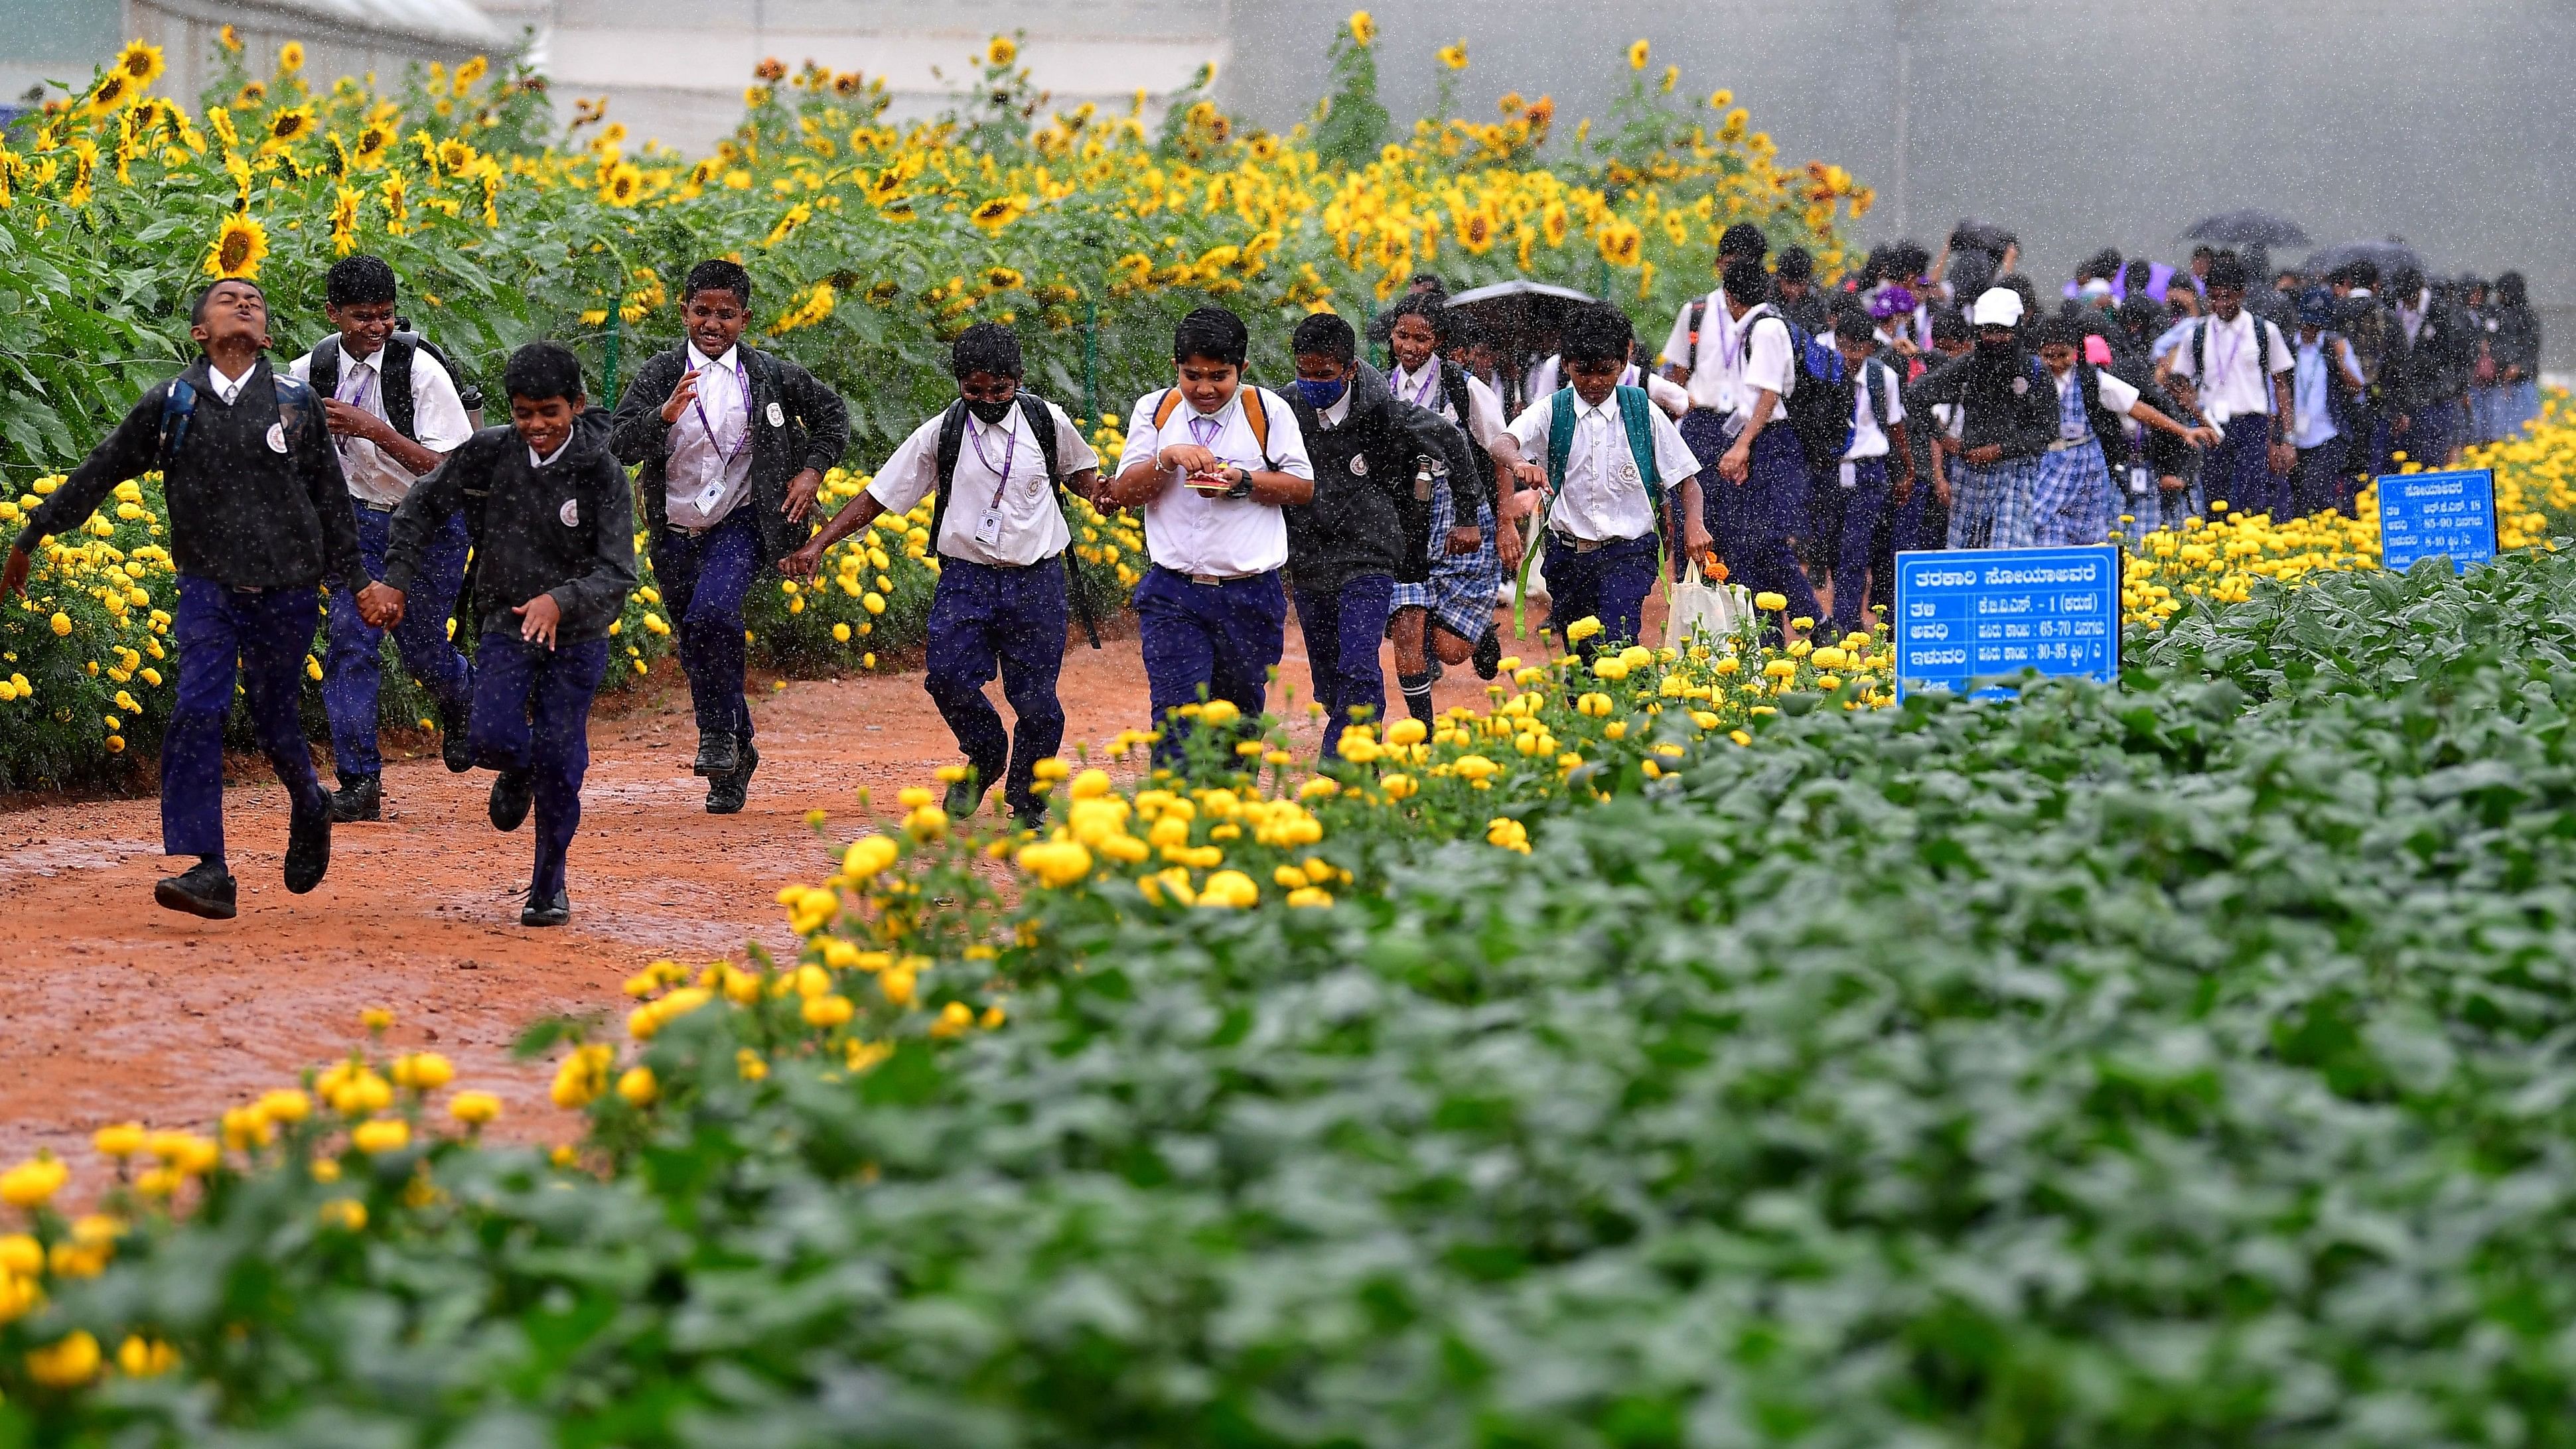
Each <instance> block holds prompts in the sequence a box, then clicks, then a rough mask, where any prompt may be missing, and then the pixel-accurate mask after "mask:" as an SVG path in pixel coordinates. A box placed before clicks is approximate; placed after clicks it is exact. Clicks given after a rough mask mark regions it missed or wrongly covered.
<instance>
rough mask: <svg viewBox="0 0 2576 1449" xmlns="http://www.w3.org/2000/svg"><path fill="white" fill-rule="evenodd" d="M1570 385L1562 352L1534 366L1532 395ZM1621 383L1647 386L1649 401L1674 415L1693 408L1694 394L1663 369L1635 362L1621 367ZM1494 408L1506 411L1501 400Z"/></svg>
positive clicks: (1546, 392) (1550, 391)
mask: <svg viewBox="0 0 2576 1449" xmlns="http://www.w3.org/2000/svg"><path fill="white" fill-rule="evenodd" d="M1567 385H1568V384H1567V383H1566V381H1565V359H1564V356H1563V355H1562V354H1559V355H1557V356H1552V357H1549V358H1548V359H1547V360H1545V361H1543V362H1541V363H1540V364H1539V365H1538V366H1536V367H1533V368H1531V369H1530V375H1529V395H1530V396H1531V397H1547V396H1549V395H1551V394H1553V393H1554V392H1555V391H1556V390H1557V389H1558V388H1560V387H1564V386H1567ZM1619 386H1621V387H1639V388H1644V389H1645V390H1646V401H1648V402H1650V403H1653V404H1654V405H1655V406H1657V407H1659V408H1661V409H1663V410H1664V411H1665V412H1667V413H1670V414H1671V415H1672V416H1674V417H1680V416H1681V415H1682V414H1684V413H1686V412H1689V411H1690V410H1691V395H1690V393H1689V392H1688V391H1686V390H1684V388H1683V387H1682V385H1681V384H1680V383H1677V382H1675V381H1673V380H1672V379H1671V378H1669V377H1666V376H1664V375H1663V374H1662V373H1659V372H1649V371H1647V370H1646V369H1644V368H1642V367H1639V366H1638V365H1637V364H1635V363H1633V362H1632V363H1629V364H1628V365H1627V366H1626V367H1624V368H1621V369H1620V370H1619ZM1494 410H1495V412H1496V413H1497V414H1499V413H1500V412H1501V411H1502V408H1501V405H1500V404H1499V403H1497V404H1496V406H1495V409H1494Z"/></svg>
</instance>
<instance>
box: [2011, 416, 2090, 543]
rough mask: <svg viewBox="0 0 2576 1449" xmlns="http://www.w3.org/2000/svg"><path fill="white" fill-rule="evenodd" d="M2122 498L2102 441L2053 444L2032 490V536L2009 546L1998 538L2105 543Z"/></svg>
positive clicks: (2043, 459)
mask: <svg viewBox="0 0 2576 1449" xmlns="http://www.w3.org/2000/svg"><path fill="white" fill-rule="evenodd" d="M2117 501H2118V500H2117V499H2115V498H2114V497H2113V496H2112V490H2111V469H2110V465H2109V464H2107V463H2105V462H2104V461H2103V460H2102V443H2101V440H2100V439H2098V438H2087V439H2085V440H2084V441H2083V442H2081V443H2078V444H2076V445H2075V446H2074V447H2071V448H2052V449H2050V450H2049V451H2047V452H2045V453H2042V454H2040V455H2039V478H2038V481H2037V483H2036V484H2035V485H2034V486H2033V487H2032V489H2031V504H2030V518H2029V527H2030V536H2029V537H2028V538H2023V539H2016V540H2015V541H2013V542H2012V543H2010V544H2007V543H2005V542H2004V541H2003V540H2002V539H2001V538H1997V539H1996V540H1995V546H1996V547H1998V548H2026V547H2027V548H2058V547H2062V546H2065V545H2068V544H2088V543H2100V542H2102V541H2103V540H2104V539H2106V538H2109V537H2110V536H2111V520H2112V519H2113V518H2114V517H2116V516H2117V509H2116V504H2117Z"/></svg>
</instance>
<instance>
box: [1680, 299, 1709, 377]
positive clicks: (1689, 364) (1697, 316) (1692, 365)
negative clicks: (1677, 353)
mask: <svg viewBox="0 0 2576 1449" xmlns="http://www.w3.org/2000/svg"><path fill="white" fill-rule="evenodd" d="M1707 320H1708V299H1707V298H1706V297H1693V298H1691V304H1690V324H1689V326H1690V344H1689V346H1688V348H1687V350H1686V351H1685V353H1684V360H1683V363H1682V368H1683V370H1684V371H1686V372H1697V371H1699V329H1700V324H1701V323H1703V322H1706V321H1707Z"/></svg>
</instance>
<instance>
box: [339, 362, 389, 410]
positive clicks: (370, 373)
mask: <svg viewBox="0 0 2576 1449" xmlns="http://www.w3.org/2000/svg"><path fill="white" fill-rule="evenodd" d="M352 377H354V378H356V379H357V383H358V387H357V391H355V392H347V391H345V389H347V387H348V386H349V381H350V379H351V378H352ZM371 386H373V387H379V388H380V387H382V386H383V384H382V382H381V381H380V380H379V378H378V377H377V374H376V370H375V369H374V368H372V367H370V368H365V369H359V368H354V367H353V368H351V369H349V371H348V372H346V373H344V374H342V375H341V378H340V387H339V388H338V389H334V391H333V393H332V398H333V400H334V401H337V402H344V403H347V404H348V405H349V406H351V407H359V406H362V405H363V404H364V402H365V399H366V396H367V389H368V388H369V387H371Z"/></svg>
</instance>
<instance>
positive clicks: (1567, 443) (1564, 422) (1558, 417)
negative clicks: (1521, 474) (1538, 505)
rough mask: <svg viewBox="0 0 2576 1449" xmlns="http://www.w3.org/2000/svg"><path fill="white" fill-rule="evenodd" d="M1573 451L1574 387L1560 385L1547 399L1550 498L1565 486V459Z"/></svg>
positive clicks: (1548, 487)
mask: <svg viewBox="0 0 2576 1449" xmlns="http://www.w3.org/2000/svg"><path fill="white" fill-rule="evenodd" d="M1573 452H1574V389H1572V388H1570V387H1560V388H1558V389H1557V390H1556V395H1555V396H1554V397H1553V398H1551V399H1549V400H1548V410H1547V491H1548V496H1549V497H1550V498H1553V497H1555V495H1556V493H1557V492H1558V490H1560V489H1562V488H1564V487H1565V460H1566V458H1567V457H1569V456H1570V455H1571V454H1572V453H1573Z"/></svg>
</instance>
